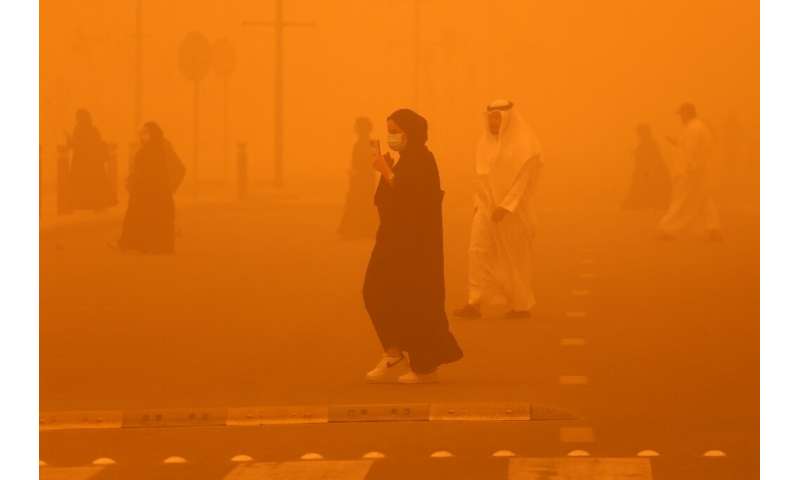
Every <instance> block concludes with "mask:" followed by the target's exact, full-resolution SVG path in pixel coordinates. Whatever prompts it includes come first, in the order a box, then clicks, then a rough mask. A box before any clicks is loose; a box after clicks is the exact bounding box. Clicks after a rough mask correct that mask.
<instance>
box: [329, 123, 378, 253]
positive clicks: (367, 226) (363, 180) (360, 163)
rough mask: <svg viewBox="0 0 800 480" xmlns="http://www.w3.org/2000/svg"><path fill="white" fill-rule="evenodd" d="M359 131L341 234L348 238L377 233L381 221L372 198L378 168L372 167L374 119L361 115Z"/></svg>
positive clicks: (357, 126) (354, 146)
mask: <svg viewBox="0 0 800 480" xmlns="http://www.w3.org/2000/svg"><path fill="white" fill-rule="evenodd" d="M355 131H356V135H357V136H358V139H357V140H356V143H355V145H353V153H352V162H351V164H350V186H349V189H348V191H347V199H346V200H345V205H344V214H343V215H342V221H341V223H340V224H339V236H341V237H342V238H346V239H355V238H364V237H370V236H373V235H375V227H376V226H377V223H378V222H377V216H376V214H375V210H374V209H373V208H372V205H371V202H370V201H369V200H368V199H371V198H372V196H373V195H374V193H375V170H373V168H372V145H371V143H370V142H371V139H370V133H371V132H372V122H370V120H369V119H368V118H366V117H359V118H357V119H356V124H355Z"/></svg>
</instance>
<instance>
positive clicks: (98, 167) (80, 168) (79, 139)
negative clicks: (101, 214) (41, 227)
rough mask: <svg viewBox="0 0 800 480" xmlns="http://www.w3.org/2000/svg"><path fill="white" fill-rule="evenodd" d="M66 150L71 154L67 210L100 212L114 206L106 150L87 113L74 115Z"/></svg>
mask: <svg viewBox="0 0 800 480" xmlns="http://www.w3.org/2000/svg"><path fill="white" fill-rule="evenodd" d="M67 148H69V149H70V150H72V162H71V163H70V167H69V176H68V182H67V195H66V198H67V203H68V206H67V210H68V211H71V210H95V211H101V210H104V209H106V208H108V207H111V206H113V205H114V204H115V203H116V202H115V201H114V195H113V191H112V189H111V182H110V180H109V178H108V174H107V173H106V166H107V165H108V162H109V154H108V147H107V146H106V144H105V142H103V139H102V137H101V136H100V132H99V131H98V130H97V127H95V126H94V124H93V122H92V116H91V114H90V113H89V112H88V111H87V110H84V109H80V110H78V111H77V113H76V114H75V129H74V130H73V131H72V134H67Z"/></svg>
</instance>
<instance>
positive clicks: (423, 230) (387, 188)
mask: <svg viewBox="0 0 800 480" xmlns="http://www.w3.org/2000/svg"><path fill="white" fill-rule="evenodd" d="M386 124H387V130H388V133H389V135H388V137H389V142H388V143H389V147H390V148H392V149H393V150H395V151H397V152H399V153H400V158H399V160H398V161H397V163H396V164H394V165H393V163H394V162H393V161H392V157H391V156H390V155H389V154H388V153H387V154H386V155H383V156H381V155H380V153H379V152H376V153H375V155H374V160H373V163H374V167H375V169H376V170H378V171H379V172H380V173H381V181H380V183H379V185H378V190H377V192H376V193H375V205H376V206H377V207H378V215H379V217H380V226H379V227H378V233H377V236H376V239H375V247H374V249H373V251H372V256H371V257H370V261H369V266H368V267H367V273H366V278H365V281H364V303H365V305H366V308H367V312H368V313H369V315H370V318H371V319H372V323H373V325H374V327H375V330H376V332H377V334H378V338H379V339H380V341H381V344H382V345H383V349H384V355H383V358H382V359H381V361H380V362H379V363H378V365H377V366H376V367H375V368H374V369H373V370H371V371H370V372H369V373H367V381H370V382H394V381H397V382H400V383H430V382H435V381H437V376H436V370H437V368H438V367H439V366H440V365H442V364H445V363H450V362H454V361H456V360H458V359H460V358H461V357H462V356H463V354H462V352H461V349H460V348H459V346H458V343H457V342H456V339H455V338H454V337H453V335H452V333H451V332H450V328H449V325H448V321H447V314H446V313H445V307H444V299H445V286H444V252H443V241H442V197H443V194H444V192H442V190H441V188H440V185H439V171H438V168H437V166H436V160H435V159H434V157H433V154H432V153H431V151H430V150H428V147H427V146H426V145H425V143H426V141H427V139H428V123H427V121H426V120H425V119H424V118H423V117H421V116H420V115H418V114H417V113H415V112H413V111H411V110H407V109H402V110H398V111H396V112H394V113H393V114H391V115H390V116H389V118H388V119H387V121H386ZM404 352H405V354H407V357H406V355H405V354H404Z"/></svg>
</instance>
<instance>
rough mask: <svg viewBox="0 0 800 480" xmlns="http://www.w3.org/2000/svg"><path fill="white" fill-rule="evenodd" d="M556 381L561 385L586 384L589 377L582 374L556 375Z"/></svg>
mask: <svg viewBox="0 0 800 480" xmlns="http://www.w3.org/2000/svg"><path fill="white" fill-rule="evenodd" d="M558 383H560V384H561V385H586V384H588V383H589V377H586V376H583V375H562V376H560V377H558Z"/></svg>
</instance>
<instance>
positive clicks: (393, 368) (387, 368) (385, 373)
mask: <svg viewBox="0 0 800 480" xmlns="http://www.w3.org/2000/svg"><path fill="white" fill-rule="evenodd" d="M406 371H408V359H406V357H405V356H402V357H390V356H388V355H384V356H383V358H381V361H380V362H378V365H376V366H375V368H373V369H372V370H370V371H369V372H367V382H369V383H393V382H394V381H395V380H397V377H398V376H399V375H401V374H403V373H405V372H406Z"/></svg>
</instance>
